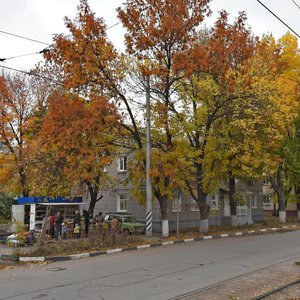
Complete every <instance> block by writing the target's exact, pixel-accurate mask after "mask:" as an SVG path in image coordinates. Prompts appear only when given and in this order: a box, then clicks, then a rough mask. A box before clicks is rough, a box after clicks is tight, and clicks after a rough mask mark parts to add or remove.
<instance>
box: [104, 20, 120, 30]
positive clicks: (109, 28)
mask: <svg viewBox="0 0 300 300" xmlns="http://www.w3.org/2000/svg"><path fill="white" fill-rule="evenodd" d="M120 23H121V21H119V22H117V23H115V24H113V25H111V26H109V27H107V29H106V30H108V29H111V28H113V27H115V26H117V25H119V24H120Z"/></svg>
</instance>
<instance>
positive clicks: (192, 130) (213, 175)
mask: <svg viewBox="0 0 300 300" xmlns="http://www.w3.org/2000/svg"><path fill="white" fill-rule="evenodd" d="M245 21H246V16H245V15H244V14H240V15H239V17H238V18H237V19H236V21H235V22H234V23H233V24H230V23H229V21H228V15H227V13H226V12H224V11H223V12H221V13H220V17H219V19H218V20H217V22H216V24H215V26H214V27H213V28H212V29H211V30H207V31H201V32H199V34H198V39H197V40H196V41H195V42H194V43H193V47H191V49H190V50H189V51H188V53H187V54H186V55H185V56H183V57H182V60H183V63H185V70H186V78H184V79H183V80H182V82H181V87H180V93H179V94H180V97H181V104H182V105H181V107H180V106H179V107H177V108H176V107H175V106H173V107H172V108H171V109H172V110H173V111H174V112H175V116H176V119H177V120H178V122H179V123H180V124H181V130H182V133H183V135H184V136H185V137H186V141H187V144H188V146H187V147H186V150H185V153H186V158H187V162H188V167H186V166H184V168H185V169H184V170H182V174H183V175H184V177H185V178H184V182H185V185H186V188H187V191H188V192H189V194H190V195H191V197H192V198H193V199H194V200H195V201H196V202H197V203H198V205H199V210H200V219H201V221H200V231H201V232H207V231H208V217H209V207H208V205H207V203H206V198H207V194H208V193H209V192H213V191H215V190H216V189H217V188H219V186H220V180H221V178H222V176H224V172H225V167H226V162H225V161H224V151H225V150H224V143H225V140H226V137H227V131H226V128H225V120H226V118H227V119H229V118H234V114H235V111H236V108H237V107H239V105H240V103H241V102H242V101H246V99H247V98H249V97H250V95H249V94H245V93H243V91H241V90H239V89H238V88H237V85H238V76H237V74H239V73H243V72H244V73H246V72H247V68H248V66H247V61H248V59H249V58H250V57H251V56H252V55H253V51H254V38H253V37H252V36H251V34H250V32H249V30H248V29H247V28H246V25H245Z"/></svg>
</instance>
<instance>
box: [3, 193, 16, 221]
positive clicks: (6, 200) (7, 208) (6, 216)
mask: <svg viewBox="0 0 300 300" xmlns="http://www.w3.org/2000/svg"><path fill="white" fill-rule="evenodd" d="M13 201H14V198H12V197H10V196H7V195H4V194H1V193H0V223H5V222H7V221H10V218H11V206H12V204H13Z"/></svg>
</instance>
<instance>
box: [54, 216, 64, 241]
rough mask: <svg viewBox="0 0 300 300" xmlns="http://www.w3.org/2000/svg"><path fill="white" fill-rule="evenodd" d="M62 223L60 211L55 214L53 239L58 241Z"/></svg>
mask: <svg viewBox="0 0 300 300" xmlns="http://www.w3.org/2000/svg"><path fill="white" fill-rule="evenodd" d="M63 221H64V218H63V216H62V214H61V212H60V211H58V212H57V214H56V218H55V237H56V238H57V239H58V237H60V236H61V228H62V223H63Z"/></svg>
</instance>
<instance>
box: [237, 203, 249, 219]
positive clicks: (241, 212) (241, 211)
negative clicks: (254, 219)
mask: <svg viewBox="0 0 300 300" xmlns="http://www.w3.org/2000/svg"><path fill="white" fill-rule="evenodd" d="M247 214H248V207H247V206H246V205H242V206H240V205H237V206H236V216H237V217H246V216H247Z"/></svg>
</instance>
